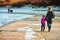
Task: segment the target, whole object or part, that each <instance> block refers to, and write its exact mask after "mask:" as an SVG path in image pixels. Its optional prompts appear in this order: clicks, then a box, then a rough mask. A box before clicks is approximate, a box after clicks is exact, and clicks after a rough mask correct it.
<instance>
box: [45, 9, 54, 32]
mask: <svg viewBox="0 0 60 40" xmlns="http://www.w3.org/2000/svg"><path fill="white" fill-rule="evenodd" d="M52 18H53V11H52V8H48V12H47V14H46V21H47V26H48V32H50V30H51V24H52Z"/></svg>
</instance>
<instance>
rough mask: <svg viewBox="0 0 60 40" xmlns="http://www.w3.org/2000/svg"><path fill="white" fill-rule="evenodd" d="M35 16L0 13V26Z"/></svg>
mask: <svg viewBox="0 0 60 40" xmlns="http://www.w3.org/2000/svg"><path fill="white" fill-rule="evenodd" d="M33 16H34V15H27V14H12V13H0V26H3V25H5V24H8V23H9V22H13V21H17V20H22V19H24V18H29V17H33Z"/></svg>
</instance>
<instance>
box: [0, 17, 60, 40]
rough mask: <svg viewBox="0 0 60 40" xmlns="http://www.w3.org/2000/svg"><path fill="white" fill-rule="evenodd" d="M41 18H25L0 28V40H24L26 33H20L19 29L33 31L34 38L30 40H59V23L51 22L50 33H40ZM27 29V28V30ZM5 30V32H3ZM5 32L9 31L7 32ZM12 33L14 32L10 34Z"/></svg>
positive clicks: (46, 31)
mask: <svg viewBox="0 0 60 40" xmlns="http://www.w3.org/2000/svg"><path fill="white" fill-rule="evenodd" d="M40 19H41V16H34V17H32V18H27V19H24V20H21V21H16V22H12V23H9V24H7V25H4V26H3V27H0V31H1V32H0V40H25V35H26V32H25V31H23V32H20V31H18V30H20V28H22V29H23V28H25V27H29V28H31V29H33V30H34V32H35V34H33V35H34V36H35V37H34V38H33V39H32V40H60V21H57V20H55V19H54V20H53V24H52V29H51V32H48V28H47V26H46V30H45V31H44V32H41V31H40V28H41V24H40ZM27 29H28V28H27ZM4 30H5V31H4ZM7 30H10V31H9V32H7ZM11 31H14V32H11Z"/></svg>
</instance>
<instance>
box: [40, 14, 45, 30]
mask: <svg viewBox="0 0 60 40" xmlns="http://www.w3.org/2000/svg"><path fill="white" fill-rule="evenodd" d="M45 21H46V17H45V16H44V15H43V17H42V19H41V31H44V30H45Z"/></svg>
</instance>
